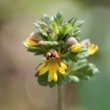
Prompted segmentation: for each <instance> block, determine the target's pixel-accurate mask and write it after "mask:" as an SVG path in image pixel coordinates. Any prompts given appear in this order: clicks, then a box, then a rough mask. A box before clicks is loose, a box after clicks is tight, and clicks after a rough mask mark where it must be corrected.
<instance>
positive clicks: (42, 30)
mask: <svg viewBox="0 0 110 110" xmlns="http://www.w3.org/2000/svg"><path fill="white" fill-rule="evenodd" d="M34 25H35V27H36V28H37V30H38V32H39V33H41V34H42V35H44V36H47V33H46V30H45V28H44V27H43V26H41V25H40V24H39V23H34Z"/></svg>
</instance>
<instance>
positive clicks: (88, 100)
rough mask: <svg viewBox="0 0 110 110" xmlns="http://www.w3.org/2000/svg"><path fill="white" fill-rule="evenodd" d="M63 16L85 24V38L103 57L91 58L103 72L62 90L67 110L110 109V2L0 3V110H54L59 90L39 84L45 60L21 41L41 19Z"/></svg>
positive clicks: (13, 0)
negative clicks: (37, 75)
mask: <svg viewBox="0 0 110 110" xmlns="http://www.w3.org/2000/svg"><path fill="white" fill-rule="evenodd" d="M57 12H62V13H63V14H64V16H65V20H67V19H69V18H71V17H73V16H77V17H78V18H79V19H82V20H84V21H85V24H84V25H83V28H82V32H81V37H82V39H83V38H87V37H90V38H91V39H92V41H93V42H95V43H96V44H98V45H99V48H100V49H99V52H98V53H97V54H96V55H95V56H93V57H92V58H90V61H91V62H94V63H95V64H96V65H97V67H98V68H99V70H100V74H98V75H96V76H95V77H94V78H92V79H91V80H90V81H83V82H81V83H79V84H74V83H69V84H65V85H64V87H63V92H64V93H63V99H64V100H63V106H64V110H110V0H0V110H56V105H57V97H56V94H57V91H56V88H52V89H50V88H49V87H41V86H39V85H38V83H37V81H36V79H35V77H34V73H35V67H36V66H37V65H38V64H39V63H40V62H41V61H42V60H43V59H42V57H41V56H38V57H33V54H31V53H28V52H26V50H25V48H24V47H23V45H22V42H23V41H24V40H25V39H26V37H27V36H28V35H29V34H30V32H33V31H35V28H34V26H33V24H32V23H33V22H35V21H36V20H39V19H40V18H41V17H42V15H43V14H45V13H46V14H48V15H50V16H51V15H54V14H55V13H57Z"/></svg>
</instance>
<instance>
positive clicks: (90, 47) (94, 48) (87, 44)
mask: <svg viewBox="0 0 110 110" xmlns="http://www.w3.org/2000/svg"><path fill="white" fill-rule="evenodd" d="M81 45H82V46H84V47H85V48H87V53H88V55H93V54H95V53H96V52H97V50H98V46H97V45H94V44H92V43H91V42H90V40H89V39H85V40H83V41H82V42H81Z"/></svg>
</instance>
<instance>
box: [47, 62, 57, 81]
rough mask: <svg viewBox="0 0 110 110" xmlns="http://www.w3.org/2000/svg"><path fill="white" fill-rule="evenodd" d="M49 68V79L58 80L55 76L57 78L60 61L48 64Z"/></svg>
mask: <svg viewBox="0 0 110 110" xmlns="http://www.w3.org/2000/svg"><path fill="white" fill-rule="evenodd" d="M48 68H49V77H48V81H49V82H51V81H52V80H54V81H55V80H56V79H55V78H57V77H56V76H55V74H56V72H57V68H58V63H50V64H49V65H48Z"/></svg>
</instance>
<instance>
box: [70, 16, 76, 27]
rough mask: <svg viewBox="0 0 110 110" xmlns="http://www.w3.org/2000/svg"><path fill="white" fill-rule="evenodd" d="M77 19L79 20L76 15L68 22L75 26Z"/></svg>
mask: <svg viewBox="0 0 110 110" xmlns="http://www.w3.org/2000/svg"><path fill="white" fill-rule="evenodd" d="M76 20H77V19H76V18H75V17H73V18H71V19H70V20H69V21H68V23H69V24H71V25H72V26H74V24H75V22H76Z"/></svg>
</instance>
